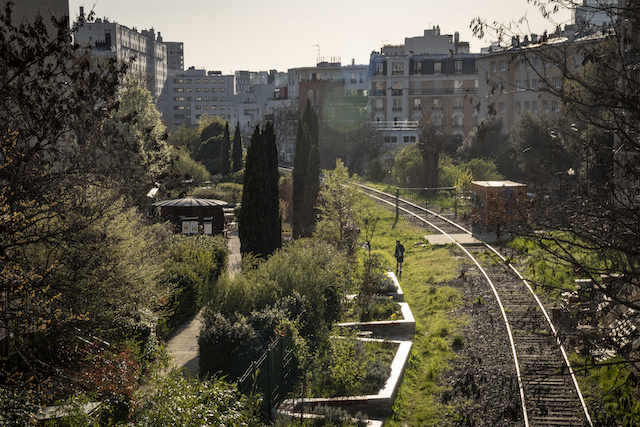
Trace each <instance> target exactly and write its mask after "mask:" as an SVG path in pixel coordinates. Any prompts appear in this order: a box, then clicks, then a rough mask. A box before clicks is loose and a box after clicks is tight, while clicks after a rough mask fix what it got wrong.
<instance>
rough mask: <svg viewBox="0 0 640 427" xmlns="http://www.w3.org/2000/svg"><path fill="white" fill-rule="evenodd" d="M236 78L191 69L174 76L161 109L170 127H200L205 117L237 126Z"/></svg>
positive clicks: (218, 72) (170, 79) (220, 73)
mask: <svg viewBox="0 0 640 427" xmlns="http://www.w3.org/2000/svg"><path fill="white" fill-rule="evenodd" d="M233 88H234V76H233V75H223V74H222V72H220V71H206V70H204V69H196V68H195V67H190V68H189V69H187V70H185V71H183V72H177V73H175V74H173V75H171V76H170V77H169V78H168V79H167V82H166V94H167V96H166V98H167V101H166V103H165V104H164V108H162V109H161V111H162V112H163V116H164V119H165V122H166V123H167V125H169V126H172V127H174V126H180V125H187V126H192V125H197V124H198V122H199V121H200V120H201V119H202V118H203V116H216V117H220V118H221V119H222V120H226V121H230V122H232V123H233V122H234V121H235V119H236V118H235V117H233V109H234V105H235V103H236V97H235V94H234V90H233Z"/></svg>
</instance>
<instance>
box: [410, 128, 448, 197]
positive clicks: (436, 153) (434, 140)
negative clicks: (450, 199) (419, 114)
mask: <svg viewBox="0 0 640 427" xmlns="http://www.w3.org/2000/svg"><path fill="white" fill-rule="evenodd" d="M419 125H420V138H419V140H418V143H417V145H418V148H419V149H420V154H421V155H422V167H423V179H424V186H425V187H427V188H435V187H437V186H438V162H439V159H440V153H441V152H442V151H443V150H444V149H445V147H446V145H447V144H449V143H450V140H451V137H450V135H444V134H442V131H441V130H440V129H439V128H438V127H437V126H436V125H434V124H433V123H431V120H430V119H429V118H427V117H426V116H425V117H423V118H422V120H420V123H419Z"/></svg>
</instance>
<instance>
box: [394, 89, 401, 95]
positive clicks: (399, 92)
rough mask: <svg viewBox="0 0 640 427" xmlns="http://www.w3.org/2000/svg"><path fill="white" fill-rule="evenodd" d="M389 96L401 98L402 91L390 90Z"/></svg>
mask: <svg viewBox="0 0 640 427" xmlns="http://www.w3.org/2000/svg"><path fill="white" fill-rule="evenodd" d="M391 95H393V96H402V89H391Z"/></svg>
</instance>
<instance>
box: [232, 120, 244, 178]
mask: <svg viewBox="0 0 640 427" xmlns="http://www.w3.org/2000/svg"><path fill="white" fill-rule="evenodd" d="M232 156H233V158H232V159H233V162H232V163H233V171H234V172H238V171H240V170H241V169H242V137H241V136H240V122H238V124H237V125H236V132H235V133H234V135H233V150H232Z"/></svg>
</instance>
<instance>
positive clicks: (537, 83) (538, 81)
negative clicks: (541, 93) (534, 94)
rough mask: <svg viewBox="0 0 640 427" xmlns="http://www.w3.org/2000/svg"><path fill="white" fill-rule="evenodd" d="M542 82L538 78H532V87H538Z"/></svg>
mask: <svg viewBox="0 0 640 427" xmlns="http://www.w3.org/2000/svg"><path fill="white" fill-rule="evenodd" d="M539 84H540V80H538V79H532V80H531V89H535V90H537V89H538V85H539Z"/></svg>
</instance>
